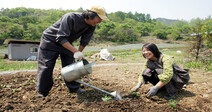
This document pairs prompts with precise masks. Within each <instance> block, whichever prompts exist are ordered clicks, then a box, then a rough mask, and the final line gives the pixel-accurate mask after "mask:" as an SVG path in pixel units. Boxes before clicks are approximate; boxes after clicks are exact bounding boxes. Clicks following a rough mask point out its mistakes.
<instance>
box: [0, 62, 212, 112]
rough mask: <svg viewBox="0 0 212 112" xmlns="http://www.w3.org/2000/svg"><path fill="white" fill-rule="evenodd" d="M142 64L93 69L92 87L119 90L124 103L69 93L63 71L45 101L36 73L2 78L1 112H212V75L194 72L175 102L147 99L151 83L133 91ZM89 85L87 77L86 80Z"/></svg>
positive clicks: (56, 73)
mask: <svg viewBox="0 0 212 112" xmlns="http://www.w3.org/2000/svg"><path fill="white" fill-rule="evenodd" d="M141 67H142V65H138V64H137V65H132V64H130V65H114V66H112V65H111V66H96V67H93V73H92V74H90V75H89V76H90V80H91V81H90V84H91V85H93V86H96V87H98V88H100V89H104V90H106V91H109V92H113V91H117V92H119V93H120V94H121V95H122V96H123V99H122V100H114V99H112V100H109V101H103V100H102V98H103V97H105V96H109V95H107V94H105V93H102V92H100V91H98V90H95V89H92V88H90V87H87V86H83V85H82V88H83V89H85V90H87V92H86V93H83V94H76V93H69V92H68V89H67V87H66V85H65V83H64V81H63V79H62V76H61V74H60V70H55V71H54V75H53V76H54V85H53V88H52V89H51V91H50V94H49V95H48V96H47V97H45V98H36V97H35V95H37V92H36V72H20V73H16V74H12V75H1V76H0V82H1V89H0V99H1V100H0V111H1V112H4V111H5V112H7V111H12V112H30V111H34V112H37V111H39V112H40V111H41V112H71V111H74V112H76V111H85V112H90V111H97V112H99V111H102V112H106V111H114V112H116V111H126V112H134V111H136V112H139V111H143V112H170V111H179V112H210V111H212V107H211V105H212V81H211V80H212V74H211V73H202V72H201V71H194V70H191V71H190V76H191V79H190V81H189V83H188V84H187V85H185V87H184V88H183V89H182V90H181V91H180V92H179V93H178V94H177V95H176V97H175V99H174V101H176V102H175V103H173V105H171V103H170V102H169V101H167V100H165V99H164V98H163V95H164V94H165V93H164V92H159V93H158V94H157V95H156V96H153V97H150V98H148V97H146V91H147V90H148V88H149V87H151V86H152V85H151V84H146V85H142V88H141V89H140V90H139V92H137V93H131V92H130V89H131V88H132V87H133V86H135V85H136V83H137V78H138V75H139V74H140V72H141ZM82 80H83V81H85V82H87V78H83V79H82Z"/></svg>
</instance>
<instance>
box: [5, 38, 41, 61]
mask: <svg viewBox="0 0 212 112" xmlns="http://www.w3.org/2000/svg"><path fill="white" fill-rule="evenodd" d="M4 44H8V58H9V60H37V53H38V46H39V44H40V42H39V41H30V40H10V39H6V40H5V41H4Z"/></svg>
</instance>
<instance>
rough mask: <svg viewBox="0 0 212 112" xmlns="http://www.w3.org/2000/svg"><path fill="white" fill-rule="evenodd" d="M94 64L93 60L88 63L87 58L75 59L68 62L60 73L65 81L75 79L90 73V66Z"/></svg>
mask: <svg viewBox="0 0 212 112" xmlns="http://www.w3.org/2000/svg"><path fill="white" fill-rule="evenodd" d="M94 64H95V62H92V63H88V61H87V60H81V61H77V62H75V63H73V64H70V65H68V66H66V67H64V68H62V70H61V74H62V76H63V78H64V79H65V80H66V81H67V82H70V81H75V80H77V79H80V78H81V77H83V76H85V75H88V74H91V73H92V69H91V67H92V65H94Z"/></svg>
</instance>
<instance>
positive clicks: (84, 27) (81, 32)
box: [43, 13, 96, 47]
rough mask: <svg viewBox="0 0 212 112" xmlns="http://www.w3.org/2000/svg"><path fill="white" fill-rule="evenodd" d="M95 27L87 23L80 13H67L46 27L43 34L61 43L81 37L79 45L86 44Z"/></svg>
mask: <svg viewBox="0 0 212 112" xmlns="http://www.w3.org/2000/svg"><path fill="white" fill-rule="evenodd" d="M95 28H96V27H93V26H91V25H88V24H87V23H86V22H85V20H84V18H83V17H82V14H81V13H67V14H65V15H63V16H62V17H61V18H60V19H59V20H58V21H57V22H55V23H54V24H53V25H51V26H50V27H48V28H47V29H46V30H45V31H44V32H43V35H44V37H45V38H47V39H50V40H51V41H54V42H58V43H60V44H63V43H65V42H67V41H68V42H70V43H72V42H73V41H75V40H77V39H78V38H80V37H81V40H80V45H82V46H84V47H85V46H86V45H87V44H88V43H89V41H90V40H91V37H92V36H93V33H94V30H95Z"/></svg>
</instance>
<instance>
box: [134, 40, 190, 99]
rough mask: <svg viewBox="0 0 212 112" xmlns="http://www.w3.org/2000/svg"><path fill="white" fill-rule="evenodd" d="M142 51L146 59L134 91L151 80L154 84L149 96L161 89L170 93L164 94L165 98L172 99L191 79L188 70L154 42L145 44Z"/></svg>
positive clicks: (148, 93)
mask: <svg viewBox="0 0 212 112" xmlns="http://www.w3.org/2000/svg"><path fill="white" fill-rule="evenodd" d="M142 51H143V56H144V58H146V61H145V64H144V66H143V69H142V73H141V75H140V76H139V79H138V84H137V85H136V86H135V87H133V88H132V91H134V92H135V91H138V90H139V88H140V87H141V85H142V84H146V83H147V82H150V83H151V84H153V85H154V86H152V87H150V88H149V90H148V92H147V96H149V97H150V96H154V95H155V94H156V93H157V92H158V90H159V89H161V90H166V91H167V93H168V94H166V95H165V96H164V98H165V99H167V100H169V99H172V98H173V97H174V95H175V94H176V93H177V92H178V91H179V90H180V89H182V87H183V85H184V84H186V83H187V82H188V81H189V79H190V77H189V74H188V70H186V69H182V68H180V67H179V66H178V65H176V64H175V63H174V62H173V59H172V57H171V56H168V55H165V54H162V53H161V52H160V51H159V49H158V47H157V46H156V45H155V44H153V43H147V44H144V45H143V47H142Z"/></svg>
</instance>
